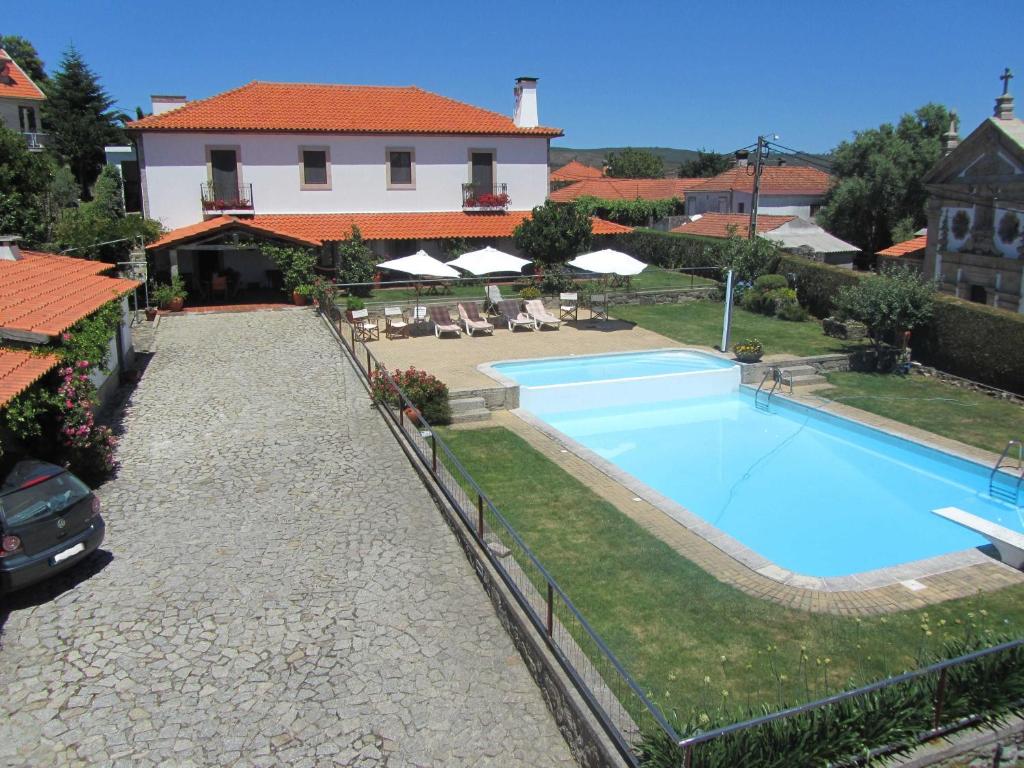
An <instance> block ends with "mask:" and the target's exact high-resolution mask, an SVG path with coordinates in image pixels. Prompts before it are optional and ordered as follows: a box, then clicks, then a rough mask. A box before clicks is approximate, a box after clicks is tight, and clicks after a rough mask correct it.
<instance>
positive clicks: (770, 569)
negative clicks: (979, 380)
mask: <svg viewBox="0 0 1024 768" xmlns="http://www.w3.org/2000/svg"><path fill="white" fill-rule="evenodd" d="M694 351H699V350H694ZM741 386H742V387H746V388H747V389H753V387H751V386H750V385H745V384H741ZM783 397H785V399H786V400H787V401H790V402H792V403H795V404H797V405H800V406H803V407H807V408H812V409H814V410H820V411H822V412H824V413H827V414H829V415H831V416H833V417H838V418H843V419H847V420H850V421H852V422H854V423H855V424H858V425H860V426H864V427H868V428H872V429H877V430H879V431H880V432H883V433H885V434H888V435H890V436H892V437H896V438H899V439H903V440H908V441H910V442H912V443H915V444H917V445H920V446H922V447H925V448H928V449H931V450H938V451H940V452H942V453H947V454H950V455H952V456H954V457H956V458H959V459H963V460H966V461H970V462H972V463H978V464H980V463H983V462H984V460H985V459H986V458H988V457H991V460H992V461H994V460H995V458H996V455H995V454H991V453H990V452H988V451H983V450H982V449H976V448H972V447H971V446H967V445H964V444H962V443H957V442H956V441H953V440H950V439H949V438H942V437H941V436H939V435H932V434H931V433H928V432H926V431H925V430H920V429H918V428H914V427H910V426H909V425H902V424H899V423H898V422H893V421H892V420H891V419H886V418H885V417H880V416H877V415H876V414H870V413H868V412H865V411H861V410H859V409H857V408H852V407H850V406H845V405H843V404H841V403H836V402H833V401H828V400H827V399H825V398H813V401H812V402H808V401H807V400H806V399H805V398H806V397H807V396H793V397H787V396H783ZM812 397H813V396H812ZM510 413H512V414H513V415H515V416H516V417H517V418H519V419H520V420H521V421H523V422H525V423H526V424H528V425H529V426H531V427H533V428H534V429H536V430H537V431H538V432H540V433H541V434H543V435H544V436H545V437H547V438H548V439H550V440H552V441H553V442H554V443H556V444H558V445H561V446H563V447H564V448H565V449H566V450H569V451H570V452H572V453H573V454H575V455H576V456H577V457H578V458H580V459H582V460H583V461H585V462H587V463H589V464H591V465H592V466H594V467H595V468H596V469H597V470H598V471H600V472H601V473H603V474H605V475H607V476H608V477H609V478H611V479H612V480H613V481H615V482H616V483H618V484H619V485H621V486H623V487H624V488H627V489H628V490H630V491H631V492H633V493H634V494H636V496H637V497H639V498H640V499H642V500H644V501H647V502H648V503H649V504H651V505H652V506H653V507H654V508H656V509H658V510H659V511H660V512H662V513H663V514H665V515H667V516H668V517H669V518H671V519H672V520H674V521H676V522H677V523H679V524H680V525H682V526H683V527H685V528H686V529H688V530H689V531H691V532H693V533H694V534H695V535H697V536H698V537H699V538H700V539H702V540H703V541H705V542H707V543H708V544H710V545H711V546H713V547H715V548H716V549H718V550H719V551H721V552H723V553H724V554H726V555H728V556H729V557H731V558H732V559H733V560H735V561H736V562H738V563H740V564H742V565H743V566H745V567H746V568H749V569H750V570H751V571H753V572H754V573H757V574H758V575H760V576H763V577H765V578H768V579H771V580H772V581H775V582H777V583H779V584H783V585H785V586H789V587H798V588H802V589H808V590H813V591H818V592H826V593H828V592H863V591H868V590H877V589H881V588H886V587H893V586H901V587H903V588H906V589H909V590H915V589H917V588H918V585H917V583H916V582H917V580H918V579H924V578H928V577H932V576H938V575H941V574H947V573H951V572H953V571H959V570H962V569H966V568H970V567H972V566H978V565H987V564H995V565H998V566H1001V567H1002V568H1006V569H1009V570H1011V571H1013V572H1014V573H1018V572H1017V571H1016V570H1015V569H1012V568H1011V567H1010V566H1008V565H1006V564H1004V563H1002V562H1001V561H999V560H998V559H996V558H993V557H991V556H990V555H988V554H986V553H985V552H984V551H982V548H981V547H974V548H970V549H964V550H959V551H956V552H950V553H946V554H943V555H936V556H934V557H930V558H924V559H920V560H913V561H910V562H907V563H900V564H899V565H894V566H887V567H884V568H878V569H873V570H870V571H862V572H860V573H856V574H850V575H845V576H831V577H826V576H809V575H806V574H801V573H796V572H794V571H790V570H788V569H786V568H783V567H781V566H779V565H777V564H776V563H774V562H772V561H771V560H769V559H767V558H766V557H764V556H763V555H760V554H758V553H757V552H755V551H754V550H752V549H751V548H750V547H748V546H746V545H745V544H742V543H741V542H740V541H739V540H738V539H736V538H734V537H732V536H730V535H729V534H727V533H725V532H724V531H721V530H720V529H718V528H716V527H715V526H713V525H711V524H710V523H708V522H707V521H705V520H704V519H703V518H701V517H699V516H698V515H696V514H694V513H693V512H691V511H690V510H689V509H687V508H686V507H685V506H683V505H682V504H680V503H679V502H677V501H674V500H673V499H670V498H669V497H667V496H665V495H664V494H662V493H660V492H658V491H657V490H655V489H654V488H652V487H651V486H649V485H647V484H646V483H644V482H643V481H641V480H639V479H638V478H636V477H635V476H634V475H632V474H630V473H628V472H626V471H625V470H623V469H621V468H619V467H618V466H616V465H615V464H613V463H612V462H609V461H608V460H606V459H604V458H602V457H601V456H599V455H598V454H596V453H595V452H593V451H591V450H590V449H589V448H586V447H585V446H584V445H582V444H581V443H579V442H578V441H576V440H574V439H572V438H571V437H569V436H568V435H566V434H564V433H563V432H561V431H559V430H557V429H555V428H554V427H552V426H551V425H549V424H548V423H547V422H545V421H543V420H542V419H540V418H539V417H538V416H536V415H535V414H533V413H532V412H530V411H527V410H525V409H523V408H516V409H512V410H511V411H510ZM865 415H867V416H871V417H875V418H871V419H865V418H863V417H864V416H865ZM904 427H907V428H909V430H911V431H908V430H907V429H904ZM937 443H938V445H937ZM986 548H987V547H986ZM979 588H981V587H979Z"/></svg>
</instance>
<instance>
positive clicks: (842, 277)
mask: <svg viewBox="0 0 1024 768" xmlns="http://www.w3.org/2000/svg"><path fill="white" fill-rule="evenodd" d="M778 271H779V272H780V273H782V274H786V275H794V276H795V281H796V293H797V298H798V299H799V301H800V303H801V304H802V305H803V306H805V307H807V309H809V310H810V311H811V313H812V314H813V315H815V316H816V317H827V316H828V315H829V314H831V312H832V299H833V297H834V296H835V294H836V293H837V292H838V291H839V289H840V288H841V287H842V286H844V285H854V284H856V283H857V281H859V280H864V279H870V278H871V275H870V273H867V272H852V271H851V270H848V269H841V268H839V267H833V266H830V265H828V264H821V263H819V262H816V261H809V260H808V259H804V258H802V257H800V256H783V257H782V261H781V262H780V263H779V268H778ZM911 347H912V348H913V353H914V359H915V360H918V361H919V362H922V363H925V364H926V365H931V366H934V367H936V368H938V369H939V370H942V371H946V372H947V373H952V374H954V375H956V376H963V377H964V378H966V379H972V380H973V381H978V382H981V383H982V384H988V385H989V386H990V387H998V388H1000V389H1006V390H1009V391H1011V392H1017V393H1019V394H1024V315H1020V314H1017V313H1015V312H1007V311H1006V310H1000V309H993V308H992V307H988V306H985V305H984V304H975V303H973V302H969V301H964V300H962V299H957V298H954V297H952V296H947V295H944V294H939V296H938V297H937V300H936V302H935V311H934V314H933V315H932V319H931V321H930V322H929V323H928V325H927V326H925V327H922V328H918V329H916V330H915V331H914V332H913V334H912V336H911Z"/></svg>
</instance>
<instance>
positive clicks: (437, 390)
mask: <svg viewBox="0 0 1024 768" xmlns="http://www.w3.org/2000/svg"><path fill="white" fill-rule="evenodd" d="M391 379H392V381H393V382H394V383H395V384H397V385H398V386H399V387H400V388H401V390H402V391H403V392H404V393H405V396H406V397H407V398H408V399H409V401H411V402H412V404H413V406H415V408H416V409H417V410H418V411H419V412H420V413H422V414H423V418H424V419H425V420H426V421H427V422H428V423H430V424H438V425H440V424H448V423H449V422H450V421H451V420H452V412H451V407H450V406H449V404H448V387H447V385H446V384H445V383H444V382H443V381H441V380H440V379H438V378H437V377H436V376H432V375H430V374H429V373H427V372H426V371H420V370H417V369H416V368H414V367H412V366H410V367H409V368H408V369H407V370H404V371H403V370H400V369H398V368H396V369H395V370H394V371H392V372H391ZM370 392H371V394H372V396H373V399H374V400H375V401H376V402H378V403H387V404H388V405H390V406H392V407H398V405H399V397H398V392H396V391H395V389H394V388H393V387H392V385H391V383H390V382H389V381H388V380H387V378H386V375H385V371H384V370H383V369H378V370H375V371H371V372H370Z"/></svg>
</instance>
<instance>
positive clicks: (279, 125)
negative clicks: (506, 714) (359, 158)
mask: <svg viewBox="0 0 1024 768" xmlns="http://www.w3.org/2000/svg"><path fill="white" fill-rule="evenodd" d="M127 127H128V128H129V129H134V130H138V131H261V132H262V131H276V132H282V131H285V132H301V133H401V134H409V133H417V134H483V135H507V136H549V137H550V136H561V135H562V131H561V129H559V128H546V127H543V126H540V127H537V128H517V127H516V125H515V123H513V122H512V118H511V117H508V116H506V115H502V114H499V113H498V112H491V111H490V110H487V109H481V108H480V107H474V106H471V105H469V104H465V103H463V102H461V101H456V100H455V99H449V98H447V97H445V96H441V95H439V94H436V93H431V92H429V91H424V90H422V89H420V88H416V87H414V86H412V87H394V86H376V85H316V84H306V83H265V82H260V81H254V82H251V83H247V84H246V85H243V86H241V87H240V88H236V89H234V90H231V91H225V92H224V93H220V94H217V95H216V96H211V97H210V98H208V99H201V100H199V101H192V102H189V103H187V104H185V105H184V106H182V107H178V108H177V109H172V110H169V111H167V112H164V113H162V114H159V115H150V116H148V117H144V118H142V119H141V120H135V121H134V122H131V123H129V124H128V126H127Z"/></svg>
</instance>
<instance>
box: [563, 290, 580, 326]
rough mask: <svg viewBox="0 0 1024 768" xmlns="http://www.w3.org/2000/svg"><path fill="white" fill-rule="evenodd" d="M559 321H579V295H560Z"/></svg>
mask: <svg viewBox="0 0 1024 768" xmlns="http://www.w3.org/2000/svg"><path fill="white" fill-rule="evenodd" d="M558 319H559V320H579V319H580V299H579V294H577V293H560V294H558Z"/></svg>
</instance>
